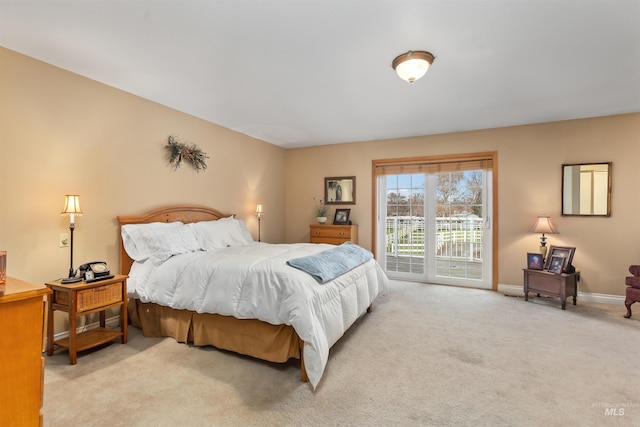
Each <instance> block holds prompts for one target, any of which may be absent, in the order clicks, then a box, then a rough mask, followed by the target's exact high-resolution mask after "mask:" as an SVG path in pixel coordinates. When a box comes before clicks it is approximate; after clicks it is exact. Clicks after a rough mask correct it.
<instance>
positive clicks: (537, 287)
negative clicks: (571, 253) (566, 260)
mask: <svg viewBox="0 0 640 427" xmlns="http://www.w3.org/2000/svg"><path fill="white" fill-rule="evenodd" d="M523 271H524V300H525V301H528V300H529V292H537V293H538V296H539V294H541V293H543V294H546V295H552V296H556V297H560V303H561V304H562V309H563V310H565V309H566V308H567V297H571V296H572V297H573V305H576V298H577V296H578V280H579V277H580V273H579V272H575V273H562V274H556V273H551V272H549V271H544V270H530V269H528V268H524V269H523Z"/></svg>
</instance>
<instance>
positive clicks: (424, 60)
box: [391, 50, 435, 83]
mask: <svg viewBox="0 0 640 427" xmlns="http://www.w3.org/2000/svg"><path fill="white" fill-rule="evenodd" d="M434 59H435V57H434V56H433V54H432V53H431V52H426V51H424V50H415V51H411V50H410V51H409V52H407V53H403V54H402V55H398V56H397V57H396V59H394V60H393V62H392V63H391V66H392V67H393V69H394V70H396V73H398V76H399V77H400V78H401V79H402V80H406V81H407V82H409V83H413V82H415V81H416V80H418V79H419V78H420V77H422V76H424V75H425V74H426V73H427V70H429V66H430V65H431V64H433V60H434Z"/></svg>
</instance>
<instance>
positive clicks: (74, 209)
mask: <svg viewBox="0 0 640 427" xmlns="http://www.w3.org/2000/svg"><path fill="white" fill-rule="evenodd" d="M64 197H65V199H64V209H63V210H62V212H61V213H62V215H63V216H67V215H69V233H70V235H71V244H70V248H69V254H70V256H69V276H68V277H66V278H64V279H62V280H61V282H62V283H75V282H79V281H81V280H82V278H80V277H76V271H75V270H74V269H73V230H74V228H76V225H75V216H76V215H78V216H80V215H82V209H80V196H78V195H69V194H67V195H66V196H64Z"/></svg>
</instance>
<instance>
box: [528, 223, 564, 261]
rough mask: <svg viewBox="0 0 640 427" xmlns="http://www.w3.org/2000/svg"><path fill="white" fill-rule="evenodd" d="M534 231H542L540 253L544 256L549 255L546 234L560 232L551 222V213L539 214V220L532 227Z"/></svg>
mask: <svg viewBox="0 0 640 427" xmlns="http://www.w3.org/2000/svg"><path fill="white" fill-rule="evenodd" d="M531 232H532V233H542V236H541V237H540V253H541V254H542V258H546V257H547V236H545V235H544V234H545V233H547V234H558V232H557V231H556V230H555V228H553V224H552V223H551V218H550V217H549V215H540V216H538V220H537V221H536V223H535V225H534V226H533V228H532V229H531Z"/></svg>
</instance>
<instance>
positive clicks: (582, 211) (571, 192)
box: [562, 162, 611, 216]
mask: <svg viewBox="0 0 640 427" xmlns="http://www.w3.org/2000/svg"><path fill="white" fill-rule="evenodd" d="M562 215H581V216H611V162H607V163H577V164H571V165H562Z"/></svg>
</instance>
